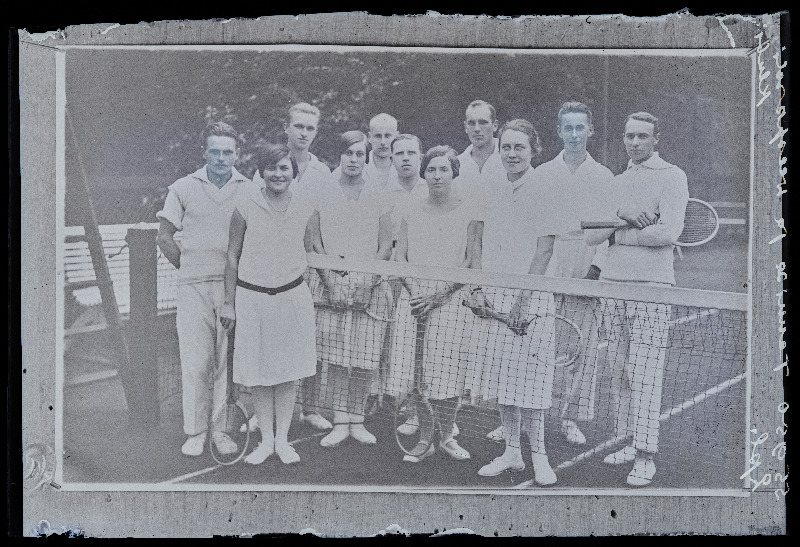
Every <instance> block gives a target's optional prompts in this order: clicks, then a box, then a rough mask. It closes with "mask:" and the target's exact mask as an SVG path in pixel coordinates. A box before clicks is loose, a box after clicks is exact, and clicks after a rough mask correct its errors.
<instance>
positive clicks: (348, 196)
mask: <svg viewBox="0 0 800 547" xmlns="http://www.w3.org/2000/svg"><path fill="white" fill-rule="evenodd" d="M339 145H340V151H341V160H340V161H341V163H340V166H341V168H340V169H339V170H337V171H336V173H337V178H336V179H335V180H332V184H331V186H330V188H329V193H328V194H327V195H326V199H325V200H320V204H319V222H318V223H313V226H312V228H311V229H312V236H311V237H312V242H313V247H314V250H315V251H316V252H318V253H321V254H330V255H334V256H339V257H342V258H362V259H375V260H388V259H389V258H390V257H391V253H392V224H391V214H390V210H391V207H390V205H389V202H388V200H387V199H386V197H385V193H384V192H380V191H378V190H376V189H372V188H371V187H370V186H369V185H366V184H365V181H364V177H363V170H364V163H365V161H366V158H367V136H366V135H365V134H364V133H362V132H361V131H347V132H346V133H343V134H342V136H341V137H340V139H339ZM317 273H318V274H319V279H320V280H321V283H319V284H317V287H316V288H315V291H314V294H315V301H317V302H318V304H319V305H318V307H317V331H318V332H319V337H318V348H319V351H320V359H321V360H322V362H323V364H327V365H328V374H329V381H328V383H329V385H330V388H331V391H332V394H333V409H334V410H333V430H332V431H331V432H330V433H329V434H328V435H326V436H325V437H323V438H322V440H321V442H320V444H321V445H322V446H325V447H333V446H337V445H338V444H340V443H341V442H342V441H344V440H345V439H346V438H347V437H353V438H354V439H355V440H356V441H358V442H360V443H362V444H375V436H374V435H373V434H372V433H370V432H369V431H367V429H366V428H365V427H364V414H365V408H366V404H367V397H368V395H369V390H370V387H371V386H372V383H373V381H374V379H375V375H376V373H377V372H378V367H379V365H380V359H381V349H382V347H383V338H384V333H385V329H386V323H385V321H381V320H380V315H381V314H382V315H384V316H385V319H387V320H388V319H389V313H391V310H390V309H389V308H390V306H389V304H391V302H392V297H391V294H390V293H389V289H388V285H387V284H385V283H382V282H381V278H380V276H378V275H372V274H367V273H361V272H338V271H332V270H323V269H319V270H317Z"/></svg>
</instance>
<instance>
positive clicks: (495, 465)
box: [478, 452, 525, 477]
mask: <svg viewBox="0 0 800 547" xmlns="http://www.w3.org/2000/svg"><path fill="white" fill-rule="evenodd" d="M524 469H525V462H524V461H522V454H521V453H517V454H509V453H507V452H504V453H503V455H502V456H498V457H496V458H495V459H493V460H492V461H490V462H489V463H487V464H486V465H484V466H483V467H481V468H480V470H478V475H480V476H481V477H496V476H497V475H499V474H501V473H503V472H504V471H522V470H524Z"/></svg>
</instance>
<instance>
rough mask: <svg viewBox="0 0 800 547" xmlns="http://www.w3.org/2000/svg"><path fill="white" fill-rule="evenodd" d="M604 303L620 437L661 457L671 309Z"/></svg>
mask: <svg viewBox="0 0 800 547" xmlns="http://www.w3.org/2000/svg"><path fill="white" fill-rule="evenodd" d="M659 285H661V284H659ZM602 305H603V315H604V317H605V320H606V326H607V328H608V338H609V341H608V362H609V367H610V368H611V404H612V408H614V409H616V412H617V416H616V434H617V435H618V436H625V437H629V436H630V437H633V447H634V448H636V449H637V450H644V451H647V452H651V453H655V452H657V451H658V431H659V419H658V418H659V416H660V415H661V390H662V386H663V376H664V362H665V360H666V356H667V345H668V342H669V320H670V313H671V307H670V305H669V304H656V303H652V302H636V301H631V300H615V299H602Z"/></svg>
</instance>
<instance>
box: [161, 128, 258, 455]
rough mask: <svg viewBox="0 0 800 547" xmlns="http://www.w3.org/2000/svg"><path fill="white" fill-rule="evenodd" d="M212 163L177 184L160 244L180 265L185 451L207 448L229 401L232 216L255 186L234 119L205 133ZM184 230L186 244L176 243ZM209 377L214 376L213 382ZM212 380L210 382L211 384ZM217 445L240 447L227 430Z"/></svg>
mask: <svg viewBox="0 0 800 547" xmlns="http://www.w3.org/2000/svg"><path fill="white" fill-rule="evenodd" d="M202 149H203V158H204V159H205V160H206V165H204V166H203V167H201V168H200V169H198V170H197V171H195V172H194V173H192V174H190V175H187V176H185V177H183V178H181V179H178V180H177V181H176V182H175V183H173V184H172V185H170V187H169V193H168V194H167V198H166V200H165V201H164V208H163V209H162V210H161V211H159V212H158V213H156V217H157V218H158V219H159V220H160V221H161V226H160V227H159V230H158V246H159V248H160V249H161V251H162V252H163V253H164V256H166V257H167V259H168V260H169V261H170V262H171V263H172V264H173V266H175V267H176V268H177V269H178V313H177V318H176V323H177V325H176V326H177V329H178V346H179V350H180V357H181V387H182V406H183V431H184V433H186V435H188V436H189V438H188V439H187V440H186V442H185V443H184V444H183V446H182V447H181V452H182V453H183V454H185V455H186V456H199V455H201V454H202V453H203V450H204V447H205V443H206V440H207V436H208V422H209V418H210V416H211V413H212V411H213V409H217V408H219V407H220V405H222V404H223V403H224V402H225V391H226V389H227V374H226V372H227V348H228V337H227V335H226V330H225V329H224V328H223V327H222V324H221V323H220V313H221V311H222V305H223V303H224V300H225V288H224V277H225V265H226V263H227V252H228V231H229V229H230V224H231V216H233V211H234V210H235V209H236V203H237V202H238V201H239V198H240V196H242V195H246V192H247V191H248V188H247V187H248V186H249V185H252V184H253V183H252V182H251V181H250V180H249V179H248V178H247V177H245V176H244V175H242V174H241V173H239V172H238V171H237V170H236V168H235V167H234V164H235V163H236V160H237V159H238V158H239V152H240V142H239V136H238V134H237V133H236V131H234V129H233V128H232V127H231V126H229V125H228V124H225V123H221V122H217V123H213V124H210V125H209V126H208V127H207V128H206V129H205V130H204V131H203V134H202ZM178 231H180V232H181V235H182V239H181V244H180V245H179V244H178V243H177V242H176V241H175V233H176V232H178ZM210 376H213V382H212V381H211V378H210ZM212 383H213V385H209V384H212ZM212 440H213V442H214V444H215V445H216V447H217V449H218V450H219V451H220V452H221V453H223V454H232V453H233V452H235V451H236V449H237V447H236V444H235V443H234V442H233V440H231V438H230V437H228V436H227V435H225V434H224V433H222V432H215V433H214V436H213V439H212Z"/></svg>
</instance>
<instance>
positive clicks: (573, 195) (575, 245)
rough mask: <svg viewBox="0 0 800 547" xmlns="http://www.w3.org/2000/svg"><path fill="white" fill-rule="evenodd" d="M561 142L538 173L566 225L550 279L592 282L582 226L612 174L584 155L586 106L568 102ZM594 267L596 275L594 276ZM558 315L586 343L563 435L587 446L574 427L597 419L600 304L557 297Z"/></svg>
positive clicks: (569, 389) (567, 400)
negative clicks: (571, 323) (573, 326)
mask: <svg viewBox="0 0 800 547" xmlns="http://www.w3.org/2000/svg"><path fill="white" fill-rule="evenodd" d="M556 130H557V132H558V136H559V138H560V139H561V141H562V142H563V143H564V149H563V150H562V151H561V152H560V153H559V154H558V156H556V157H555V158H554V159H552V160H550V161H548V162H546V163H543V164H541V165H540V166H539V167H537V168H536V175H537V176H538V177H539V180H540V181H541V183H542V184H546V185H548V187H549V188H551V190H552V192H551V196H550V197H555V198H556V199H554V200H552V203H551V206H550V208H549V211H550V214H551V215H553V216H554V217H557V218H560V219H562V220H564V224H563V227H564V232H563V233H560V234H558V235H557V236H556V238H555V244H554V247H553V257H552V258H551V260H550V264H549V267H548V270H547V275H554V276H558V277H572V278H584V277H589V278H594V279H597V277H596V272H597V271H599V267H598V264H599V263H600V259H601V257H600V256H595V255H596V249H597V248H598V247H602V248H603V249H602V251H605V247H607V246H608V244H607V242H603V243H601V244H600V245H598V246H596V247H594V246H589V245H586V243H585V242H584V239H583V231H582V230H581V227H580V222H581V220H584V219H585V218H588V217H589V216H591V215H592V213H593V208H595V207H597V203H598V202H599V200H601V199H603V196H605V195H606V194H607V193H608V192H609V191H610V189H611V184H612V180H613V178H614V174H613V173H612V172H611V171H610V170H609V169H608V168H607V167H605V166H603V165H601V164H599V163H598V162H597V161H595V159H594V158H593V157H592V155H591V154H589V152H588V151H587V150H586V145H587V144H588V142H589V138H590V137H591V136H592V135H593V134H594V127H593V126H592V111H591V110H590V109H589V107H588V106H586V105H585V104H583V103H580V102H576V101H570V102H566V103H564V104H563V105H562V106H561V109H560V110H559V111H558V126H557V129H556ZM592 266H593V267H594V269H595V271H594V272H592V271H591V270H592ZM556 308H557V310H558V312H557V313H558V314H560V315H563V316H565V317H567V318H568V319H571V320H572V321H574V322H575V324H577V325H578V326H579V328H580V331H581V335H582V337H583V340H584V341H586V344H584V347H583V350H582V351H581V352H580V353H579V355H578V357H577V359H576V362H575V364H574V366H571V367H569V368H567V369H566V370H565V376H566V386H565V391H564V397H563V399H562V403H561V418H562V423H561V432H562V433H563V434H564V435H565V436H566V438H567V440H568V441H569V442H571V443H574V444H583V443H585V442H586V438H585V437H584V435H583V433H582V432H581V430H580V429H579V428H578V424H577V423H576V422H577V421H578V420H581V421H588V420H591V419H592V418H593V417H594V398H595V385H596V383H597V366H596V365H597V344H598V327H599V322H600V316H599V311H600V310H599V307H598V302H597V300H596V299H590V298H581V297H577V296H573V295H558V296H557V297H556Z"/></svg>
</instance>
